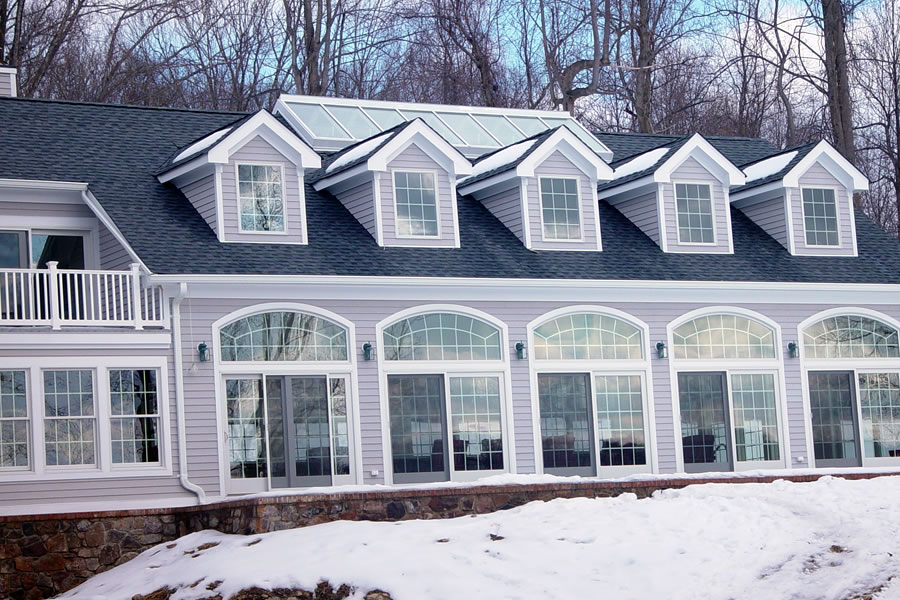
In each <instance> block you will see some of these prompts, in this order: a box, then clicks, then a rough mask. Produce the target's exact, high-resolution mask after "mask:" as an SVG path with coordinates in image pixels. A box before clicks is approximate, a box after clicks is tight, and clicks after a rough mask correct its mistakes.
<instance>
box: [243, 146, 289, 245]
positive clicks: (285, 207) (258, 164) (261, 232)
mask: <svg viewBox="0 0 900 600" xmlns="http://www.w3.org/2000/svg"><path fill="white" fill-rule="evenodd" d="M245 166H246V167H271V168H278V169H280V170H281V215H282V218H283V219H284V229H281V230H271V229H270V230H264V229H244V222H243V219H241V179H240V167H245ZM234 196H235V201H236V202H237V222H238V233H246V234H248V235H257V234H259V235H289V234H290V232H289V231H288V201H287V196H288V194H287V179H286V178H285V176H284V163H278V162H256V161H247V160H241V161H237V160H236V161H234Z"/></svg>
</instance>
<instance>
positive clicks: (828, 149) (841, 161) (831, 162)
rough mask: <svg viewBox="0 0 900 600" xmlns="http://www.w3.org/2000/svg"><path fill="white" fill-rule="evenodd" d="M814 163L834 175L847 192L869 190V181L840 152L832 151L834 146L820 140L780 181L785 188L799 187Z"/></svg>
mask: <svg viewBox="0 0 900 600" xmlns="http://www.w3.org/2000/svg"><path fill="white" fill-rule="evenodd" d="M815 163H819V164H820V165H822V167H824V168H825V169H826V170H827V171H828V172H829V173H831V174H832V175H834V177H835V179H837V180H838V181H840V182H841V184H843V185H844V186H845V187H846V188H847V189H848V191H850V192H851V194H850V195H851V196H852V192H854V191H865V190H868V189H869V180H868V179H867V178H866V176H865V175H863V174H862V172H860V170H859V169H857V168H856V167H854V166H853V165H852V164H851V163H850V161H848V160H847V159H846V158H844V157H843V156H842V155H841V153H840V152H838V151H837V150H835V149H834V146H832V145H831V144H829V143H828V142H826V141H825V140H822V141H821V142H819V143H818V144H816V146H815V147H814V148H813V149H812V150H810V151H809V154H807V155H806V156H804V157H803V158H802V159H801V160H800V162H798V163H797V164H796V165H795V166H794V168H793V169H791V170H790V171H788V173H787V175H785V176H784V178H783V179H782V184H783V185H784V186H785V187H800V178H801V177H803V175H805V174H806V172H807V171H808V170H809V169H810V167H812V166H813V165H814V164H815Z"/></svg>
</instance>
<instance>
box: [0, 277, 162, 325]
mask: <svg viewBox="0 0 900 600" xmlns="http://www.w3.org/2000/svg"><path fill="white" fill-rule="evenodd" d="M167 308H168V307H167V306H166V302H165V298H164V297H163V292H162V288H161V287H159V286H150V287H148V286H144V285H142V281H141V272H140V266H139V265H137V264H133V265H131V270H130V271H84V270H74V269H57V268H56V263H55V262H50V263H47V268H46V269H0V326H3V325H49V326H50V327H52V328H53V329H60V328H62V327H64V326H73V325H75V326H116V327H133V328H134V329H143V328H144V327H167V326H168V317H169V315H168V310H167Z"/></svg>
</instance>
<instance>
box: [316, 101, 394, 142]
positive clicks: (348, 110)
mask: <svg viewBox="0 0 900 600" xmlns="http://www.w3.org/2000/svg"><path fill="white" fill-rule="evenodd" d="M328 111H329V112H330V113H331V114H332V115H334V118H336V119H337V120H338V121H340V122H341V125H343V126H344V129H346V130H347V131H349V132H350V135H352V136H353V137H355V138H356V139H358V140H364V139H366V138H367V137H371V136H373V135H375V134H376V133H378V132H379V131H381V129H379V128H378V126H376V125H375V124H374V123H373V122H372V121H370V120H369V118H368V117H367V116H366V115H365V114H363V111H361V110H360V109H358V108H356V107H355V106H337V105H335V106H329V107H328Z"/></svg>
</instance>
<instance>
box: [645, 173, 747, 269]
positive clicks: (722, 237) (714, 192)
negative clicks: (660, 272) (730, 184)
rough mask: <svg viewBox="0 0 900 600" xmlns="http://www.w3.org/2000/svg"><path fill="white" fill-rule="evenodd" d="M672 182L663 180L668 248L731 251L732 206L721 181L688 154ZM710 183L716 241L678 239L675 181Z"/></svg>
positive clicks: (709, 251)
mask: <svg viewBox="0 0 900 600" xmlns="http://www.w3.org/2000/svg"><path fill="white" fill-rule="evenodd" d="M672 182H673V183H663V184H660V185H661V188H662V193H663V213H664V214H665V224H666V228H665V229H666V244H667V247H666V249H667V250H668V251H669V252H673V251H674V252H703V253H727V252H730V251H731V250H730V239H731V227H729V214H730V213H729V211H730V207H729V205H728V201H727V199H726V195H725V188H724V186H723V185H722V183H721V182H720V181H719V180H718V179H716V178H715V176H713V174H712V173H710V172H709V171H707V170H706V169H705V168H704V167H703V165H701V164H700V163H699V162H697V161H696V160H695V159H694V158H688V159H687V160H686V161H684V162H683V163H682V164H681V165H680V166H679V167H678V168H677V169H675V171H674V172H673V173H672ZM683 182H688V183H708V184H709V185H710V191H711V194H710V196H711V199H712V204H713V227H714V228H715V240H716V243H715V244H714V245H708V244H704V245H695V244H682V243H679V242H678V216H677V206H676V203H675V184H676V183H683Z"/></svg>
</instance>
